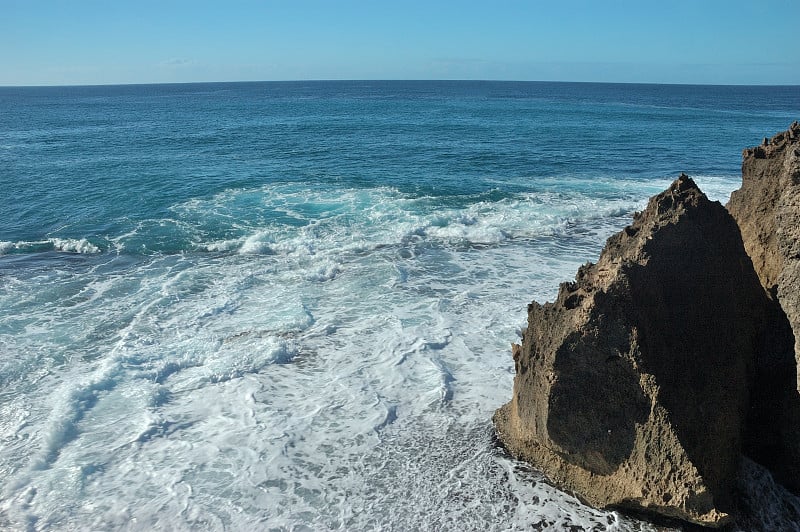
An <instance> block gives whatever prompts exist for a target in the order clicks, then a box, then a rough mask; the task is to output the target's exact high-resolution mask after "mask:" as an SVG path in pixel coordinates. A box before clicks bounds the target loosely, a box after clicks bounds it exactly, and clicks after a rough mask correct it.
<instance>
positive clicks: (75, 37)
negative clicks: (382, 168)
mask: <svg viewBox="0 0 800 532" xmlns="http://www.w3.org/2000/svg"><path fill="white" fill-rule="evenodd" d="M798 23H800V0H757V1H756V0H669V1H664V0H661V1H651V0H638V1H632V0H631V1H629V0H606V1H601V0H561V1H559V2H543V1H530V0H529V1H510V0H509V1H506V0H495V1H493V2H488V1H483V2H475V1H467V0H464V1H460V2H454V1H440V2H437V1H435V0H427V1H424V2H423V1H418V0H407V1H404V2H383V1H366V0H338V1H322V0H284V1H278V0H272V1H270V0H263V1H254V0H251V1H247V0H229V1H225V2H203V1H202V0H195V1H184V0H158V1H155V0H139V1H136V2H134V1H127V0H118V1H107V0H106V1H99V0H74V1H69V0H0V85H74V84H117V83H162V82H194V81H246V80H248V81H249V80H307V79H499V80H542V81H610V82H643V83H720V84H800V47H798V46H797V45H796V38H797V28H798Z"/></svg>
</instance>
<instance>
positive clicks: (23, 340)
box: [0, 187, 652, 531]
mask: <svg viewBox="0 0 800 532" xmlns="http://www.w3.org/2000/svg"><path fill="white" fill-rule="evenodd" d="M264 192H266V193H264ZM240 194H251V195H252V194H256V195H257V196H258V197H259V198H262V199H263V201H264V202H266V203H267V205H266V207H265V208H268V209H275V208H277V206H278V205H279V204H281V205H284V206H285V209H284V211H285V212H286V213H291V216H290V218H291V220H292V223H291V224H286V225H280V224H274V223H273V224H271V225H269V226H264V225H261V226H259V225H258V224H255V223H252V220H251V218H247V219H246V220H236V223H235V227H234V226H233V225H232V226H231V228H229V229H230V231H229V233H231V234H233V233H234V232H235V231H238V233H237V234H238V235H240V236H236V235H234V236H233V237H231V238H228V237H225V238H224V239H222V238H219V237H215V238H208V239H207V240H206V241H204V240H203V239H202V238H194V237H192V238H193V240H192V241H194V242H198V244H197V245H196V249H197V250H198V251H214V253H213V254H211V255H209V254H207V253H187V254H174V255H145V256H138V257H136V258H129V257H128V258H126V257H125V256H123V255H120V256H113V257H110V258H109V260H108V261H107V262H104V263H103V264H100V265H92V266H90V267H89V266H87V270H86V271H84V272H82V273H81V274H80V275H77V274H76V273H75V272H74V270H71V269H66V268H64V269H62V268H48V269H46V270H43V271H41V272H38V273H25V272H24V271H23V270H19V271H15V273H12V274H10V275H7V276H6V277H7V278H4V283H3V284H2V286H0V308H2V309H5V312H3V313H0V330H3V331H8V332H9V333H12V334H9V337H10V338H13V341H9V342H0V354H2V355H3V356H2V357H0V360H2V361H7V360H19V358H20V357H17V356H15V354H16V353H28V354H30V356H28V357H27V358H25V360H26V362H24V363H22V362H19V363H14V364H11V363H6V362H3V363H4V364H5V365H3V366H0V372H2V374H0V378H2V379H3V380H2V382H3V384H4V392H5V393H7V394H8V395H9V397H12V398H14V399H12V400H10V401H6V402H4V403H2V410H0V431H1V433H0V445H2V451H3V452H2V453H0V470H2V471H4V475H5V477H6V478H7V480H8V482H7V484H6V485H5V487H4V488H3V490H4V491H3V497H2V501H0V527H6V528H33V529H45V528H54V529H69V528H77V527H87V528H94V529H150V528H169V529H175V530H189V529H198V528H202V529H208V530H222V529H234V530H244V529H270V528H276V529H314V530H327V529H343V530H363V529H388V530H418V529H429V530H434V529H435V530H523V529H530V528H531V527H534V528H537V529H541V530H561V529H564V528H571V529H573V530H587V531H588V530H607V531H624V530H652V528H651V527H649V525H645V524H641V523H638V522H636V521H632V520H629V519H626V518H623V517H622V516H620V515H619V514H617V513H614V512H604V511H598V510H593V509H591V508H588V507H586V506H584V505H582V504H580V502H578V501H577V500H576V499H574V498H572V497H570V496H568V495H565V494H563V493H561V492H559V491H558V490H555V489H554V488H552V487H550V486H549V485H548V484H547V483H546V482H544V481H543V480H542V479H541V477H539V476H537V475H536V474H535V473H533V472H531V471H529V470H527V469H526V468H524V467H522V466H521V464H519V463H517V462H515V461H513V460H511V459H509V458H508V457H507V456H505V455H504V454H503V453H502V452H501V451H500V450H498V449H497V448H496V447H495V446H494V445H493V443H492V437H491V434H492V432H491V431H492V429H491V424H490V421H489V420H490V418H491V415H492V412H493V411H494V409H496V408H497V407H498V406H500V405H501V404H502V403H504V402H505V401H506V400H508V394H510V390H511V383H512V379H513V361H512V360H511V356H510V353H509V348H508V345H509V343H510V342H512V341H515V340H516V339H517V338H518V334H519V331H520V330H521V328H522V327H524V325H525V321H524V320H525V308H526V305H527V303H528V302H529V301H530V299H532V298H536V299H537V300H539V301H543V300H545V299H549V298H552V296H553V295H554V294H555V290H556V289H557V286H558V283H559V282H560V281H563V280H567V279H569V278H571V277H572V276H573V275H574V272H575V269H576V268H577V266H578V265H580V264H582V263H583V262H585V261H586V260H593V259H594V258H596V255H597V253H598V252H599V249H600V247H601V246H602V243H603V240H604V239H605V237H607V236H609V234H610V233H611V232H612V231H613V230H615V229H619V228H621V227H622V226H623V225H624V224H625V223H627V222H628V218H627V214H626V213H627V212H629V211H631V210H635V209H637V208H641V206H642V204H643V202H644V200H645V199H646V196H645V195H644V194H641V193H639V195H638V196H636V195H632V196H630V197H628V196H626V195H624V194H620V195H619V197H618V198H617V199H616V200H608V201H606V200H602V199H598V198H595V197H590V196H587V195H580V194H578V195H573V196H570V195H559V194H554V193H552V192H548V191H544V192H541V193H530V194H520V195H517V196H510V197H505V198H503V199H499V200H497V201H488V200H487V201H478V202H471V203H465V206H452V205H450V206H436V205H434V204H433V202H432V199H431V198H415V197H410V196H406V195H403V194H400V193H399V192H397V191H394V190H392V189H378V190H373V191H357V190H340V191H327V192H316V193H311V192H308V191H305V193H303V194H301V193H300V192H294V191H292V190H284V189H281V188H280V187H273V188H267V189H265V191H261V195H259V191H255V192H254V191H231V192H228V193H225V194H221V195H219V196H217V197H215V198H212V199H211V200H193V201H192V202H189V203H187V204H184V205H180V206H177V207H176V208H175V209H174V210H175V212H176V213H178V214H180V215H181V216H184V217H188V218H191V217H192V216H197V217H199V216H201V213H202V212H214V210H215V209H221V207H220V205H235V204H236V201H237V198H239V195H240ZM315 194H316V195H315ZM619 198H621V199H619ZM268 202H274V203H268ZM312 204H313V207H312ZM309 209H311V210H312V211H314V212H315V213H317V214H313V213H311V212H310V211H308V210H309ZM320 212H321V213H324V214H319V213H320ZM304 213H305V214H304ZM312 214H313V216H312ZM287 216H289V214H287ZM182 223H184V224H185V223H186V222H185V220H184V222H182ZM180 225H181V224H174V225H173V226H172V227H179V226H180ZM146 229H147V228H146V227H145V226H142V228H141V230H142V231H146ZM198 234H199V233H198ZM141 235H142V233H141V232H138V233H136V235H132V236H126V237H121V238H120V239H119V243H120V244H121V245H123V246H124V245H125V244H126V243H130V242H133V240H132V239H134V238H141ZM195 236H198V235H195ZM201 236H202V235H201ZM204 242H207V243H204ZM21 398H24V400H22V399H21Z"/></svg>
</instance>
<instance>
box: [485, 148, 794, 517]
mask: <svg viewBox="0 0 800 532" xmlns="http://www.w3.org/2000/svg"><path fill="white" fill-rule="evenodd" d="M765 150H766V148H765ZM766 171H767V170H765V172H766ZM764 194H772V192H767V191H765V192H764ZM794 227H795V228H796V227H799V226H797V225H795V226H794ZM756 232H757V233H758V235H759V236H758V238H761V237H764V241H765V242H766V241H768V238H769V235H768V234H767V233H762V232H760V230H757V231H756ZM775 232H776V233H779V232H778V231H775ZM778 241H780V237H779V238H778ZM778 247H779V248H780V246H779V244H778ZM780 249H782V248H780ZM795 253H796V250H795ZM773 255H776V254H774V253H772V252H771V251H770V252H765V253H764V258H763V259H761V258H759V259H758V261H760V262H759V264H761V263H763V264H764V265H767V264H772V263H773V262H775V259H774V256H773ZM778 255H779V254H778ZM758 261H757V262H758ZM784 262H785V261H784ZM784 268H785V266H784ZM774 270H775V271H776V272H773V273H769V274H765V275H770V276H773V277H774V278H779V277H781V276H782V275H784V274H783V271H784V270H783V269H780V270H779V269H778V268H774ZM778 270H779V271H778ZM770 271H771V272H772V270H770ZM773 277H762V279H764V278H768V279H772V278H773ZM778 292H779V293H780V289H779V290H778ZM528 309H529V313H528V328H527V330H526V331H525V333H524V335H523V340H522V344H521V345H514V346H513V356H514V361H515V366H516V371H517V375H516V378H515V380H514V389H513V394H512V399H511V402H509V403H508V404H506V405H504V406H503V407H502V408H500V409H499V410H498V411H497V412H496V413H495V416H494V422H495V425H496V428H497V432H498V435H499V437H500V439H501V441H502V442H503V444H504V445H505V446H506V447H507V449H508V450H509V451H511V452H512V454H514V455H516V456H518V457H519V458H521V459H523V460H526V461H529V462H530V463H532V464H533V465H534V466H536V467H537V468H539V469H540V470H542V471H543V472H544V473H545V474H546V475H547V476H548V477H550V479H551V480H553V481H554V482H555V483H556V484H557V485H559V486H561V487H564V488H566V489H568V490H572V491H575V492H577V493H578V494H579V495H580V496H581V497H583V498H584V499H585V500H587V501H588V502H589V503H591V504H593V505H596V506H619V507H623V508H632V509H637V510H644V511H649V512H656V513H660V514H663V515H666V516H669V517H675V518H679V519H684V520H687V521H691V522H694V523H699V524H704V525H707V526H719V525H722V524H724V523H725V522H726V521H728V520H729V518H730V514H731V513H732V512H734V510H735V508H734V506H735V498H734V493H733V489H734V486H735V485H736V476H737V473H738V467H739V463H740V457H741V452H742V448H743V446H745V445H746V444H748V445H751V446H752V448H753V449H754V450H755V451H757V452H759V453H762V454H764V455H766V454H768V452H767V451H766V450H765V449H764V447H763V446H762V445H761V444H760V443H759V442H758V441H757V440H758V438H756V437H752V438H750V439H748V436H747V435H748V434H750V435H753V434H755V433H756V431H757V430H759V429H762V428H763V427H757V426H756V425H757V424H756V423H755V422H754V421H749V420H753V419H755V418H756V417H757V416H755V415H754V414H753V412H756V411H757V412H759V413H762V414H763V413H764V412H767V411H768V410H769V408H770V406H774V405H769V404H768V402H769V401H775V400H778V399H776V398H775V396H773V395H770V394H766V395H764V396H763V397H762V396H758V394H756V396H758V397H757V399H756V403H755V404H754V402H753V398H752V397H751V395H752V394H751V389H752V388H753V383H754V382H755V379H756V374H757V373H758V371H761V374H762V378H763V379H765V380H769V379H770V378H772V377H773V373H772V372H773V370H775V368H777V367H779V366H780V364H779V363H776V364H765V365H764V366H765V367H764V368H762V369H761V370H758V367H759V363H758V362H757V361H758V360H759V357H760V356H761V353H762V352H763V351H764V350H765V349H771V348H772V347H770V346H771V344H770V342H769V341H768V338H767V337H768V336H769V335H768V334H767V331H769V330H770V327H771V325H770V320H772V319H773V318H774V316H773V311H774V308H773V306H771V302H770V299H769V297H768V296H767V294H766V292H765V291H764V290H763V288H762V286H761V282H760V280H759V277H758V276H757V275H756V273H755V271H754V269H753V266H752V262H751V260H750V258H749V257H748V255H747V254H746V253H745V248H744V246H743V243H742V237H741V234H740V231H739V228H738V227H737V225H736V222H735V221H734V219H733V218H732V217H731V215H730V214H729V213H728V211H726V210H725V208H724V207H722V206H721V205H720V204H719V203H716V202H711V201H709V200H708V199H707V198H706V197H705V195H704V194H703V193H702V192H700V190H699V189H698V188H697V186H696V185H695V183H694V182H693V181H692V180H691V179H690V178H688V177H686V176H684V175H682V176H681V177H680V178H678V180H676V181H675V182H674V183H673V184H672V185H671V186H670V188H669V189H668V190H667V191H665V192H663V193H661V194H659V195H658V196H655V197H654V198H652V199H651V200H650V202H649V204H648V206H647V208H646V210H645V211H644V212H642V213H637V215H636V216H635V217H634V222H633V224H632V225H631V226H629V227H627V228H625V230H623V231H622V232H620V233H619V234H617V235H615V236H613V237H611V238H610V239H609V240H608V243H607V244H606V247H605V249H604V250H603V252H602V254H601V256H600V259H599V260H598V262H597V264H587V265H585V266H583V267H581V268H580V269H579V271H578V274H577V276H576V280H575V282H573V283H564V284H562V285H561V287H560V290H559V294H558V298H557V299H556V301H555V302H554V303H547V304H545V305H540V304H538V303H535V302H534V303H532V304H531V305H530V306H529V307H528ZM778 358H779V359H780V357H778ZM792 384H793V383H792ZM779 400H781V401H783V400H784V398H783V396H781V398H779ZM762 424H764V423H762ZM774 432H775V433H776V434H778V433H780V431H774ZM781 434H782V433H781ZM780 437H781V436H780V434H778V435H776V436H775V438H774V439H773V443H776V442H778V441H779V440H780ZM748 442H749V443H748Z"/></svg>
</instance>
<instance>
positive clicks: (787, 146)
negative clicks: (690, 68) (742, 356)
mask: <svg viewBox="0 0 800 532" xmlns="http://www.w3.org/2000/svg"><path fill="white" fill-rule="evenodd" d="M742 155H743V159H742V187H741V188H740V189H739V190H737V191H735V192H734V193H733V194H731V200H730V202H729V203H728V205H727V207H728V210H729V211H730V213H731V215H733V217H734V218H735V219H736V221H737V223H738V224H739V227H740V228H741V232H742V238H743V240H744V246H745V249H746V250H747V253H748V254H749V255H750V257H751V258H752V260H753V265H754V267H755V270H756V273H757V274H758V276H759V278H760V280H761V283H762V285H763V286H764V288H765V289H766V291H767V293H768V294H769V295H770V297H771V298H772V300H773V308H772V309H771V319H770V329H769V330H768V331H767V332H768V336H767V343H766V344H765V345H764V346H763V348H762V349H761V356H759V358H758V359H757V364H756V368H755V369H756V371H755V380H754V383H753V385H752V390H753V392H752V393H753V400H752V402H753V404H752V410H751V415H750V422H749V428H748V431H747V433H746V437H745V451H746V453H747V454H748V455H749V456H750V457H752V458H753V459H754V460H756V461H757V462H759V463H761V464H763V465H765V466H766V467H767V468H769V469H770V470H771V471H772V473H773V474H774V475H775V477H776V478H777V479H778V480H779V481H780V482H782V483H783V484H784V485H786V486H787V487H788V488H790V489H792V490H794V491H795V492H798V491H800V394H798V392H797V390H798V387H797V386H798V373H797V367H798V364H797V360H798V359H800V123H797V122H795V123H793V124H792V125H791V127H790V128H789V130H788V131H786V132H784V133H778V134H777V135H775V136H774V137H772V139H768V140H767V142H765V143H763V145H762V146H757V147H755V148H750V149H746V150H744V152H743V154H742Z"/></svg>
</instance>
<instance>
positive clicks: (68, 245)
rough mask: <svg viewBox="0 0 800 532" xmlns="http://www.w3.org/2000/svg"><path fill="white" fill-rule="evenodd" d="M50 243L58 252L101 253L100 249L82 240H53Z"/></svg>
mask: <svg viewBox="0 0 800 532" xmlns="http://www.w3.org/2000/svg"><path fill="white" fill-rule="evenodd" d="M49 242H51V243H52V244H53V248H54V249H55V250H56V251H66V252H70V253H100V248H99V247H97V246H95V245H94V244H92V243H91V242H89V241H88V240H86V239H85V238H81V239H79V240H76V239H71V238H51V239H49Z"/></svg>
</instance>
